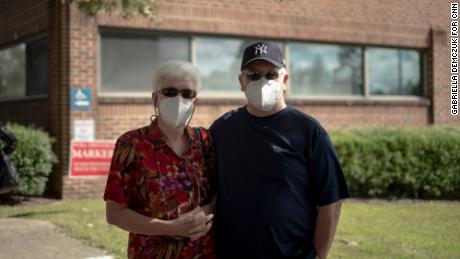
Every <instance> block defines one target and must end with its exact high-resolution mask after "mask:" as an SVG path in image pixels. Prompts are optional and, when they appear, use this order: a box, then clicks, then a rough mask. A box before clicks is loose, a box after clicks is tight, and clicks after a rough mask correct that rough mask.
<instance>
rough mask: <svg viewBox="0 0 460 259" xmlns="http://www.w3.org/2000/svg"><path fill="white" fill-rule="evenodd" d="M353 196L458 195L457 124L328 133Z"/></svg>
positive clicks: (459, 155)
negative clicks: (453, 125) (452, 125)
mask: <svg viewBox="0 0 460 259" xmlns="http://www.w3.org/2000/svg"><path fill="white" fill-rule="evenodd" d="M331 137H332V140H333V142H334V146H335V148H336V150H337V154H338V156H339V159H340V161H341V163H342V166H343V169H344V172H345V175H346V177H347V181H348V183H349V187H350V191H351V193H352V195H353V196H355V197H382V198H448V199H459V198H460V150H459V148H460V128H451V127H442V128H441V127H428V128H420V129H408V128H405V129H388V128H368V129H353V130H347V131H343V132H337V133H333V134H331Z"/></svg>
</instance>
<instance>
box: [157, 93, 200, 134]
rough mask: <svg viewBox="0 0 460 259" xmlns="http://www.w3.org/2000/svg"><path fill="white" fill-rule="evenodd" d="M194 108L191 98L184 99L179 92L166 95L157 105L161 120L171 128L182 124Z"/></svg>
mask: <svg viewBox="0 0 460 259" xmlns="http://www.w3.org/2000/svg"><path fill="white" fill-rule="evenodd" d="M193 108H194V103H193V99H185V98H184V97H182V96H181V95H180V94H178V95H176V96H174V97H166V98H164V99H162V100H161V101H160V104H159V105H158V110H159V113H160V114H159V115H158V116H160V118H161V120H162V121H163V122H165V123H166V124H167V125H169V126H170V127H173V128H177V127H179V126H184V125H185V123H186V122H187V119H188V118H189V117H190V115H192V113H193Z"/></svg>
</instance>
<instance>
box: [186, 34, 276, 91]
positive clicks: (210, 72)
mask: <svg viewBox="0 0 460 259" xmlns="http://www.w3.org/2000/svg"><path fill="white" fill-rule="evenodd" d="M253 41H255V40H253V39H244V40H243V39H225V38H211V37H196V38H195V44H196V60H195V63H196V66H197V67H198V68H199V70H200V72H201V76H202V90H203V91H204V92H205V93H219V94H222V93H224V92H230V93H231V92H233V93H240V86H239V82H238V75H239V73H240V67H241V59H242V53H243V50H244V47H246V46H247V45H249V44H250V43H252V42H253ZM272 42H273V43H276V44H278V45H279V46H280V47H281V48H283V44H282V43H281V42H275V41H272Z"/></svg>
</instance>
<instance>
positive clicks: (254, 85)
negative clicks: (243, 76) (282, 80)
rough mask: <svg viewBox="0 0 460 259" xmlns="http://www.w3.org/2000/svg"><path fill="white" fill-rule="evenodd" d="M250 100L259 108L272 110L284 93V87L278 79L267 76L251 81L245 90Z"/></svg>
mask: <svg viewBox="0 0 460 259" xmlns="http://www.w3.org/2000/svg"><path fill="white" fill-rule="evenodd" d="M245 95H246V98H247V99H248V102H249V103H250V104H251V105H252V106H254V107H255V108H256V109H257V110H261V111H265V112H266V111H270V110H271V109H273V108H274V107H275V105H276V104H277V103H278V100H279V99H280V98H281V96H282V95H283V89H281V86H280V84H279V83H278V81H277V80H268V79H266V78H265V77H262V78H260V79H259V80H257V81H251V82H249V84H248V86H247V87H246V91H245Z"/></svg>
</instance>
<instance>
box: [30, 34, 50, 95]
mask: <svg viewBox="0 0 460 259" xmlns="http://www.w3.org/2000/svg"><path fill="white" fill-rule="evenodd" d="M26 59H27V64H26V88H27V90H26V94H27V95H28V96H30V95H40V94H47V93H48V40H47V38H42V39H40V40H36V41H34V42H30V43H28V44H27V48H26Z"/></svg>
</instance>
